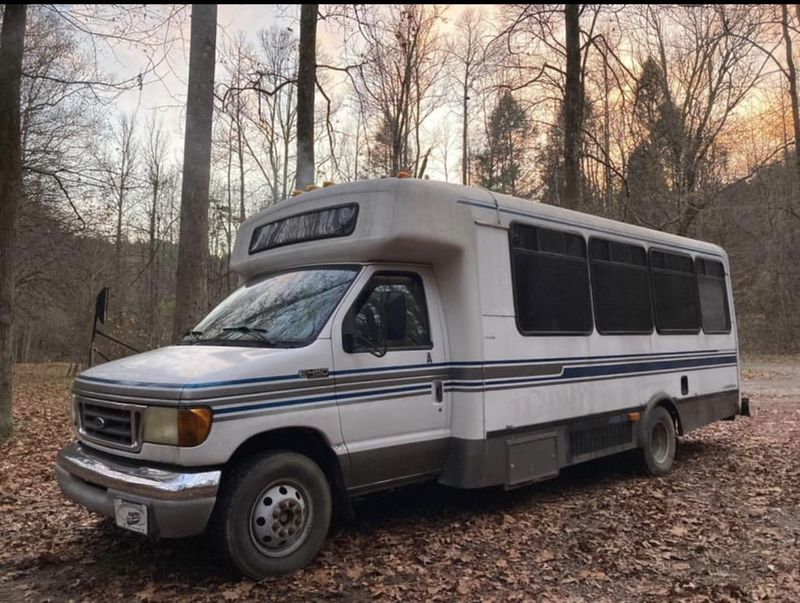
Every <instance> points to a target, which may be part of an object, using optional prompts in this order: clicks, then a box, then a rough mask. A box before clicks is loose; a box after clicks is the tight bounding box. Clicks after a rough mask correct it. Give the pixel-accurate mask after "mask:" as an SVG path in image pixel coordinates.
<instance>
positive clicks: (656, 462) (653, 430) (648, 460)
mask: <svg viewBox="0 0 800 603" xmlns="http://www.w3.org/2000/svg"><path fill="white" fill-rule="evenodd" d="M645 421H646V423H645V425H644V431H643V433H642V448H641V450H640V451H639V454H640V455H641V465H642V468H643V469H644V470H645V471H646V472H647V473H649V474H650V475H664V474H666V473H668V472H669V470H670V469H671V468H672V462H673V461H674V460H675V447H676V439H675V422H674V421H673V420H672V415H671V414H669V411H668V410H667V409H666V408H664V407H663V406H656V407H655V408H653V409H652V410H650V412H648V413H647V415H646V417H645Z"/></svg>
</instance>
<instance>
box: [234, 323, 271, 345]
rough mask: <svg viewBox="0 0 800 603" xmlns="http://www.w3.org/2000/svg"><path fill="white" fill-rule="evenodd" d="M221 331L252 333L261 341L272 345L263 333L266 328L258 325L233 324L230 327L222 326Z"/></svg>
mask: <svg viewBox="0 0 800 603" xmlns="http://www.w3.org/2000/svg"><path fill="white" fill-rule="evenodd" d="M222 330H223V331H226V332H228V333H231V332H233V333H252V334H253V335H256V336H257V337H258V338H259V339H260V340H261V341H264V342H265V343H266V344H267V345H274V344H273V342H272V340H271V339H270V338H269V337H267V336H266V335H264V333H266V332H267V330H266V329H261V328H259V327H251V326H248V325H234V326H232V327H222Z"/></svg>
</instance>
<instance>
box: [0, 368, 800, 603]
mask: <svg viewBox="0 0 800 603" xmlns="http://www.w3.org/2000/svg"><path fill="white" fill-rule="evenodd" d="M742 372H743V384H742V389H743V392H744V395H749V396H750V399H751V404H752V407H753V408H754V417H753V418H749V419H748V418H737V419H736V421H734V422H721V423H717V424H714V425H712V426H709V427H706V428H704V429H701V430H699V431H698V432H696V433H693V434H691V435H690V436H688V437H685V438H682V439H681V442H680V444H679V446H678V453H677V458H676V462H675V466H674V468H673V471H672V472H671V473H670V474H669V475H668V476H666V477H663V478H645V477H641V476H639V475H638V474H636V473H635V472H633V471H631V470H629V469H622V468H621V467H622V466H623V465H624V464H623V463H620V462H619V461H620V459H619V458H612V459H605V460H603V461H600V462H593V463H590V464H585V465H582V466H578V467H574V468H572V469H570V470H567V471H564V472H562V474H561V476H560V477H559V478H558V479H556V480H552V481H550V482H546V483H543V484H538V485H534V486H530V487H526V488H523V489H519V490H514V491H511V492H504V491H502V490H499V489H489V490H484V491H477V492H471V491H468V492H464V491H458V490H452V489H447V488H444V487H440V486H435V485H424V486H417V487H409V488H406V489H403V490H400V491H397V492H392V493H384V494H378V495H373V496H369V497H366V498H364V499H363V500H361V501H359V502H358V503H357V504H356V513H357V520H356V521H355V522H354V523H352V524H347V525H344V526H340V527H338V528H337V529H336V530H335V531H334V533H333V534H332V535H331V537H330V538H329V540H328V542H327V543H326V545H325V547H324V549H323V551H322V553H321V554H320V556H319V557H318V558H317V560H316V561H315V562H314V563H313V564H311V565H310V566H309V567H308V568H306V569H304V570H302V571H299V572H297V573H296V574H294V575H292V576H289V577H284V578H276V579H269V580H265V581H263V582H260V583H255V582H252V581H250V580H242V579H240V578H238V577H237V576H236V575H235V574H234V573H233V572H231V571H230V570H228V569H226V568H225V567H224V565H223V564H222V563H221V562H220V561H219V559H218V558H217V557H215V555H214V554H213V552H211V551H210V550H209V547H208V546H207V545H206V543H205V541H204V540H203V539H202V538H194V539H188V540H183V541H161V542H151V541H149V540H147V539H145V538H142V537H139V536H137V535H135V534H133V533H127V532H123V531H122V530H120V529H118V528H116V527H115V526H114V525H113V523H112V522H111V521H110V520H104V519H102V518H100V517H98V516H95V515H93V514H91V513H89V512H87V511H85V510H84V509H82V508H81V507H79V506H77V505H74V504H72V503H70V502H67V501H66V500H65V499H64V498H63V497H62V496H61V494H60V492H59V489H58V486H57V485H56V483H55V480H54V477H53V461H54V458H55V454H56V451H57V450H58V449H59V448H60V447H61V446H63V445H64V444H66V443H67V442H69V441H70V440H71V438H72V435H71V432H70V428H69V410H68V404H69V399H70V395H69V380H68V379H67V378H66V377H64V376H63V374H64V370H63V367H58V366H54V367H25V366H22V367H19V369H18V371H17V382H16V383H17V390H16V399H15V409H14V413H15V418H16V425H17V432H16V436H15V438H14V439H13V440H11V441H10V442H8V443H6V444H4V445H2V446H0V601H12V602H13V601H43V600H44V601H69V600H76V601H83V600H104V599H105V600H108V599H112V598H113V599H123V600H131V601H138V602H148V601H172V600H175V599H184V600H214V601H219V600H222V601H240V600H241V601H244V600H252V599H258V600H278V601H304V600H315V601H316V600H323V599H334V600H346V601H366V600H372V599H381V600H396V601H416V600H425V601H430V602H432V601H451V600H456V599H457V600H481V601H514V600H536V601H584V600H585V601H604V600H605V601H650V600H652V601H657V600H670V601H674V600H686V601H731V600H737V601H738V600H746V601H750V600H762V599H763V600H785V601H798V600H800V359H797V358H791V359H789V358H757V359H752V360H751V361H749V362H746V363H745V364H744V368H743V371H742Z"/></svg>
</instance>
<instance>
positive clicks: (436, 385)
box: [433, 381, 444, 402]
mask: <svg viewBox="0 0 800 603" xmlns="http://www.w3.org/2000/svg"><path fill="white" fill-rule="evenodd" d="M433 395H434V396H435V397H436V401H437V402H441V401H442V400H443V399H444V384H443V383H442V382H441V381H434V382H433Z"/></svg>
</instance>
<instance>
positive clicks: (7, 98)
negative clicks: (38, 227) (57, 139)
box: [0, 4, 28, 442]
mask: <svg viewBox="0 0 800 603" xmlns="http://www.w3.org/2000/svg"><path fill="white" fill-rule="evenodd" d="M27 8H28V6H27V4H6V7H5V12H4V13H3V30H2V34H0V442H2V441H3V440H5V439H6V438H8V436H10V435H11V431H12V428H13V424H12V420H11V419H12V417H11V390H12V381H13V371H14V358H13V349H12V339H11V326H12V322H13V317H14V242H15V238H16V237H15V235H16V225H17V210H18V208H19V205H20V199H21V197H22V145H21V141H20V122H19V120H20V116H19V100H20V97H19V95H20V80H21V79H22V51H23V48H24V46H25V18H26V16H27Z"/></svg>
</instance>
